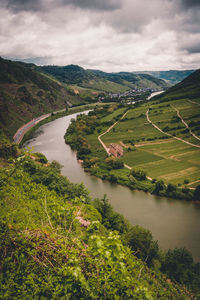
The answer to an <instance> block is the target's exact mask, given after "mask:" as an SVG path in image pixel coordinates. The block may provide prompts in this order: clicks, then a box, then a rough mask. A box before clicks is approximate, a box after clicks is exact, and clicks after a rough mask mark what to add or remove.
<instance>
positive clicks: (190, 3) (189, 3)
mask: <svg viewBox="0 0 200 300" xmlns="http://www.w3.org/2000/svg"><path fill="white" fill-rule="evenodd" d="M181 2H182V5H183V7H184V8H187V9H188V8H193V7H194V8H195V7H196V6H200V1H199V0H181Z"/></svg>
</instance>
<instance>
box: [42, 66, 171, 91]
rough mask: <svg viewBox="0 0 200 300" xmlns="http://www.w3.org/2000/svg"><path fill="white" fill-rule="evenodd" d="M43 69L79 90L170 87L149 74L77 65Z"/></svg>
mask: <svg viewBox="0 0 200 300" xmlns="http://www.w3.org/2000/svg"><path fill="white" fill-rule="evenodd" d="M42 69H43V70H44V71H45V72H46V73H48V74H51V75H53V76H54V77H55V78H57V79H58V80H60V81H62V82H65V83H67V84H71V85H72V86H74V85H75V86H76V89H77V90H78V91H79V90H80V88H85V89H91V90H92V91H93V93H95V92H103V91H105V92H113V93H115V92H124V91H127V90H130V89H133V88H154V89H165V88H167V87H169V85H168V84H167V83H166V82H164V81H163V80H160V79H157V78H155V77H153V76H151V75H148V74H138V75H135V74H133V73H128V72H120V73H106V72H102V71H99V70H85V69H83V68H81V67H79V66H76V65H69V66H65V67H58V66H44V67H42ZM80 92H81V90H80Z"/></svg>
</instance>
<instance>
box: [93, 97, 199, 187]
mask: <svg viewBox="0 0 200 300" xmlns="http://www.w3.org/2000/svg"><path fill="white" fill-rule="evenodd" d="M199 103H200V102H199ZM199 103H197V102H196V103H195V102H191V101H189V100H187V99H185V100H176V101H170V102H164V103H156V102H154V103H150V102H149V103H146V104H143V105H142V106H140V107H137V108H131V109H130V110H129V111H128V113H127V114H126V117H125V118H124V119H123V120H120V121H119V122H118V123H117V124H116V125H115V126H114V128H112V130H111V131H110V132H109V133H107V134H105V135H104V136H103V137H102V141H103V142H104V143H105V145H106V146H107V147H109V145H110V143H118V144H121V145H122V146H123V148H124V157H123V160H124V162H125V163H126V164H127V165H129V166H130V167H134V168H137V169H142V170H145V171H146V172H147V174H148V176H150V177H151V178H156V179H163V180H164V181H165V182H167V183H173V184H185V185H187V186H188V187H195V186H197V185H198V184H199V183H200V106H199ZM148 110H149V119H150V121H151V122H152V123H153V124H155V125H156V126H157V127H158V128H155V127H154V126H153V124H152V123H151V122H148V120H147V115H146V112H147V111H148ZM121 113H122V109H120V110H116V111H115V112H113V113H112V114H111V115H109V116H107V117H106V118H104V119H102V121H105V120H106V121H108V120H111V119H112V118H113V117H114V116H117V115H118V114H121ZM178 113H179V116H178ZM180 117H181V118H182V120H181V118H180ZM183 121H184V122H183ZM186 125H188V127H187V126H186ZM158 129H161V131H163V132H161V131H159V130H158ZM102 130H107V128H103V129H102ZM191 133H194V136H193V135H191ZM88 139H89V142H90V143H91V144H92V145H93V146H94V145H95V147H97V148H100V147H101V145H100V144H98V141H97V135H96V134H95V135H94V134H93V135H90V136H89V137H88ZM187 143H189V144H187Z"/></svg>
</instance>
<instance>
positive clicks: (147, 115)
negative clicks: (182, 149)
mask: <svg viewBox="0 0 200 300" xmlns="http://www.w3.org/2000/svg"><path fill="white" fill-rule="evenodd" d="M146 117H147V121H148V122H149V123H150V124H151V125H152V126H153V127H154V128H156V129H157V130H159V131H160V132H162V133H163V134H165V135H167V136H170V137H172V138H173V139H176V140H178V141H181V142H183V143H186V144H188V145H190V146H193V147H196V148H199V149H200V146H199V145H195V144H192V143H190V142H188V141H185V140H183V139H181V138H178V137H176V136H173V135H172V134H170V133H167V132H164V131H163V130H162V129H160V128H159V127H158V126H157V125H156V124H154V123H153V122H152V121H151V120H150V119H149V109H148V110H147V111H146Z"/></svg>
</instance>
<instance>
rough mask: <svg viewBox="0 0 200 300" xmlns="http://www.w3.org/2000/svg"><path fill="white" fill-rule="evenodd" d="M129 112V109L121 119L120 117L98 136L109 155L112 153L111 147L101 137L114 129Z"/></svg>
mask: <svg viewBox="0 0 200 300" xmlns="http://www.w3.org/2000/svg"><path fill="white" fill-rule="evenodd" d="M127 113H128V111H127V112H125V114H123V116H122V117H121V119H119V120H118V121H117V122H115V123H114V124H113V125H111V126H110V127H109V128H108V129H107V130H106V131H104V132H103V133H101V134H100V135H99V136H98V140H99V142H100V143H101V145H102V146H103V148H104V149H105V151H106V152H107V154H108V155H110V153H109V148H107V147H106V145H105V143H104V142H103V141H102V139H101V137H102V136H104V135H105V134H106V133H108V132H109V131H111V129H112V128H113V127H114V126H115V125H117V124H118V123H119V121H120V120H122V119H123V118H124V117H125V116H126V114H127Z"/></svg>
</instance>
